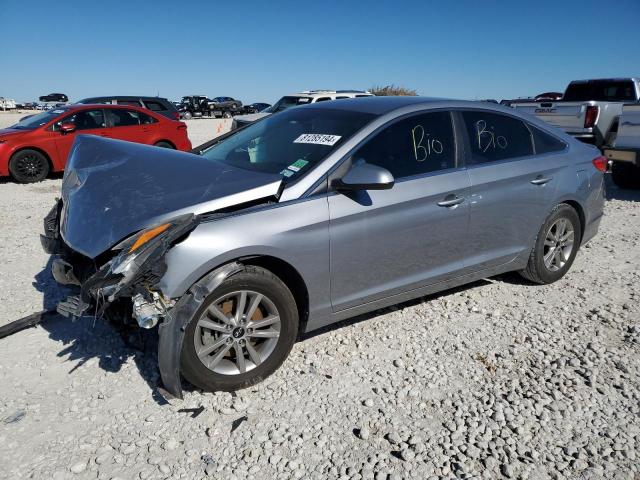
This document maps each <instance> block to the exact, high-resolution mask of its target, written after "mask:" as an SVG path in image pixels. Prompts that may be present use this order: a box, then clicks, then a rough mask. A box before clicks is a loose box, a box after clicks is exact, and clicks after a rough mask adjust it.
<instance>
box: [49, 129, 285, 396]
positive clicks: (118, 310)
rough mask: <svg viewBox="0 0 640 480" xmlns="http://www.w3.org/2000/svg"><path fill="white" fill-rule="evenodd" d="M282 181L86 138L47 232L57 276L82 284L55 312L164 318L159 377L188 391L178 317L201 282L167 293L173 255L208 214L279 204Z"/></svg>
mask: <svg viewBox="0 0 640 480" xmlns="http://www.w3.org/2000/svg"><path fill="white" fill-rule="evenodd" d="M281 188H282V175H280V174H273V173H264V172H252V173H251V174H250V175H249V174H247V170H244V169H242V168H239V167H234V166H231V165H227V164H225V163H223V162H219V161H215V160H210V159H207V158H204V157H202V156H199V155H194V154H189V153H184V152H176V151H172V150H169V149H161V148H156V147H151V146H147V145H140V144H135V143H130V142H121V141H117V140H110V139H103V138H100V137H95V136H91V135H79V136H78V137H77V138H76V141H75V143H74V145H73V148H72V149H71V152H70V154H69V158H68V160H67V165H66V169H65V173H64V177H63V181H62V188H61V195H62V198H61V199H60V200H59V201H58V202H57V204H56V206H55V207H54V208H53V209H52V210H51V212H50V213H49V214H48V215H47V217H46V218H45V221H44V235H41V243H42V246H43V248H44V250H45V252H47V253H49V254H51V255H52V259H51V271H52V274H53V276H54V278H55V280H56V281H57V282H59V283H61V284H64V285H71V286H75V287H78V290H79V292H78V293H77V294H76V295H73V296H70V297H68V298H67V299H66V300H65V301H63V302H60V303H59V304H58V306H57V311H58V312H59V313H60V314H62V315H64V316H66V317H68V318H79V317H82V316H93V317H106V318H108V319H113V320H118V321H124V322H125V323H133V320H134V319H135V321H136V322H137V324H138V325H139V326H140V327H142V328H152V327H154V326H155V325H157V324H159V335H160V345H159V348H158V357H159V358H158V362H159V365H160V373H161V376H162V380H163V382H164V384H165V389H166V390H167V391H168V392H169V393H171V394H172V395H174V396H177V397H180V398H181V397H182V390H181V387H180V376H179V366H180V365H179V364H180V349H181V346H182V337H183V335H184V332H183V331H181V329H182V328H183V327H184V325H183V324H182V323H181V320H180V321H178V320H179V319H182V318H184V315H185V312H186V311H187V310H189V309H191V308H193V305H194V304H197V301H198V300H197V299H198V298H200V297H199V292H201V291H202V288H204V287H203V286H202V285H200V284H196V285H193V286H192V288H191V290H189V291H188V292H186V293H184V295H180V297H179V298H169V297H167V296H166V295H165V294H164V293H163V291H162V289H161V288H160V286H159V285H160V281H161V279H162V277H163V276H164V275H165V273H166V272H167V270H168V268H169V267H172V265H167V260H166V254H167V252H168V251H169V250H170V249H171V248H172V247H173V246H174V245H176V244H178V243H180V242H181V241H182V240H184V239H185V238H186V237H187V236H188V235H189V234H190V232H192V231H193V230H194V229H195V228H196V227H197V226H198V225H199V224H200V222H201V221H211V220H212V219H217V218H221V217H224V216H226V215H228V214H231V213H232V212H235V211H238V210H243V209H249V208H255V207H256V206H257V205H264V204H265V203H270V202H274V201H277V199H278V195H279V194H280V192H281ZM123 239H124V240H123ZM226 271H227V270H225V272H226ZM230 271H234V268H231V270H230ZM212 273H213V272H212ZM216 275H217V274H214V276H216ZM216 278H218V277H216ZM198 285H200V286H198ZM211 285H212V283H207V286H208V287H210V286H211ZM194 299H195V302H194V301H193V300H194ZM187 304H188V305H187ZM185 305H187V306H185Z"/></svg>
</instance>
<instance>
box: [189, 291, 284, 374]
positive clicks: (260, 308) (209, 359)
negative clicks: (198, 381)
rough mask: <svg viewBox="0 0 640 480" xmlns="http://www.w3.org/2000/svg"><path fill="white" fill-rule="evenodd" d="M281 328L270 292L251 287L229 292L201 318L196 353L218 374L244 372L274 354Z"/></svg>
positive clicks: (197, 329) (195, 342)
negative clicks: (264, 293) (261, 291)
mask: <svg viewBox="0 0 640 480" xmlns="http://www.w3.org/2000/svg"><path fill="white" fill-rule="evenodd" d="M280 327H281V321H280V315H279V313H278V310H277V308H276V306H275V304H274V303H273V302H272V301H271V300H270V299H269V298H268V297H267V296H266V295H263V294H261V293H258V292H254V291H250V290H239V291H235V292H231V293H227V294H225V295H223V296H222V297H220V298H218V299H217V300H215V301H214V302H213V303H211V304H210V305H209V307H207V309H206V310H205V311H204V312H203V314H202V315H201V316H200V318H199V319H198V323H197V324H196V328H195V331H194V339H193V341H194V346H195V350H196V354H197V355H198V358H199V359H200V361H201V362H202V364H203V365H204V366H205V367H207V368H208V369H209V370H211V371H213V372H215V373H219V374H222V375H239V374H243V373H246V372H248V371H250V370H253V369H254V368H256V367H257V366H259V365H260V364H262V363H263V362H265V361H266V360H267V358H269V356H270V355H271V354H272V353H273V351H274V350H275V347H276V344H277V343H278V337H279V336H280Z"/></svg>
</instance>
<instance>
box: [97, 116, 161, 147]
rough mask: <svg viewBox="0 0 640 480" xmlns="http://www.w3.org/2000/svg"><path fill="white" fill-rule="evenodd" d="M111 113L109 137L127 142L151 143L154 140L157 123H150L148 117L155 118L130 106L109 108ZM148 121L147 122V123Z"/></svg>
mask: <svg viewBox="0 0 640 480" xmlns="http://www.w3.org/2000/svg"><path fill="white" fill-rule="evenodd" d="M107 112H108V115H109V125H110V127H111V128H109V137H111V138H116V139H118V140H125V141H127V142H136V143H151V142H153V139H154V138H155V137H154V134H155V129H156V128H157V125H155V124H154V123H148V119H149V118H151V119H152V120H153V121H154V122H157V120H155V119H153V118H152V117H151V116H150V115H147V114H145V113H143V112H139V111H138V110H133V109H128V108H108V109H107ZM145 122H147V123H145Z"/></svg>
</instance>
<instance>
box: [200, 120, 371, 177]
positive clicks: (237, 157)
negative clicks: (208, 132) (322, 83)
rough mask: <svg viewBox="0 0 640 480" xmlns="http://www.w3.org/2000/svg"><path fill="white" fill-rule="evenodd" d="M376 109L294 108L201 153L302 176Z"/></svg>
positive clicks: (241, 165) (254, 168) (255, 168)
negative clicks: (359, 110) (349, 110)
mask: <svg viewBox="0 0 640 480" xmlns="http://www.w3.org/2000/svg"><path fill="white" fill-rule="evenodd" d="M373 118H375V115H372V114H369V113H361V112H347V111H341V110H330V109H326V110H325V109H322V110H320V109H307V108H292V109H291V110H288V111H286V112H282V113H278V114H277V115H271V116H268V117H266V118H264V119H263V120H260V121H258V122H255V123H253V124H251V125H249V126H248V127H246V128H243V129H242V130H238V133H236V134H234V135H232V136H231V137H229V138H227V139H225V140H223V141H222V142H220V143H218V144H217V145H214V146H213V147H211V148H210V149H208V150H205V151H204V152H203V153H202V156H203V157H205V158H208V159H210V160H216V161H218V162H222V163H226V164H227V165H232V166H234V167H238V168H242V169H245V170H250V171H255V172H264V173H279V174H281V175H282V176H283V178H284V179H285V180H286V181H292V180H296V179H299V178H301V177H303V176H304V175H306V174H307V173H308V172H310V171H311V170H313V168H314V167H315V166H316V165H318V164H319V163H320V162H321V161H322V160H324V159H325V158H326V157H327V156H328V155H329V154H330V153H331V152H333V151H334V150H335V149H336V148H338V147H339V146H340V145H342V144H343V143H344V142H345V141H346V140H347V139H348V138H349V137H351V136H352V135H353V134H354V133H356V132H357V131H358V130H360V129H361V128H362V127H364V126H365V125H366V124H367V123H369V122H370V121H371V120H372V119H373Z"/></svg>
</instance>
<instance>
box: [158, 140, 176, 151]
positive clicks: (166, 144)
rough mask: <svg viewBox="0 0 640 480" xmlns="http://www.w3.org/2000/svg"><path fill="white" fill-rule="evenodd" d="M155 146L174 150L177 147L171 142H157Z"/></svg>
mask: <svg viewBox="0 0 640 480" xmlns="http://www.w3.org/2000/svg"><path fill="white" fill-rule="evenodd" d="M154 146H155V147H160V148H171V149H173V150H175V149H176V147H174V146H173V145H171V144H170V143H169V142H156V143H155V144H154Z"/></svg>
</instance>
